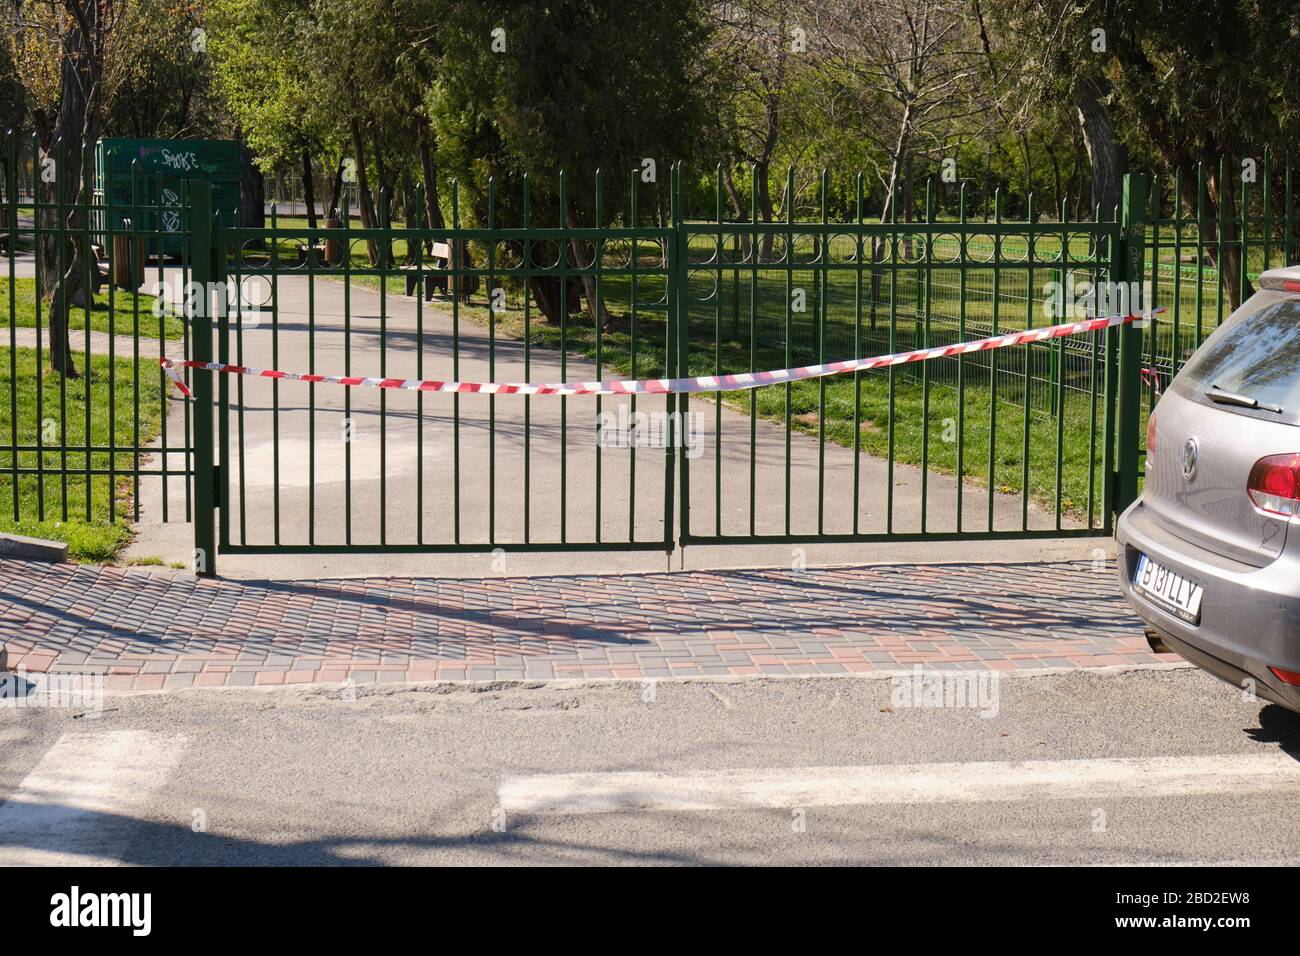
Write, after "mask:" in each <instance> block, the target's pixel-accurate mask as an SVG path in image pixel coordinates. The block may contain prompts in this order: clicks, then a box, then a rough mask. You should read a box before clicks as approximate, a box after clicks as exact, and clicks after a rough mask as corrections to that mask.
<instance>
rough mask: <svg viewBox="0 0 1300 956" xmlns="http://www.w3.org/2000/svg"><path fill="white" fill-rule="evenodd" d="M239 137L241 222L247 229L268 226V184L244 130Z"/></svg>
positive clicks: (237, 133) (240, 131) (238, 134)
mask: <svg viewBox="0 0 1300 956" xmlns="http://www.w3.org/2000/svg"><path fill="white" fill-rule="evenodd" d="M236 136H237V137H238V139H239V224H240V226H242V227H243V228H245V229H264V228H265V227H266V184H265V182H264V181H263V179H262V174H261V173H260V172H258V169H257V167H256V166H255V165H253V151H252V150H251V149H249V148H248V143H246V142H245V141H244V133H243V130H238V131H237V132H236Z"/></svg>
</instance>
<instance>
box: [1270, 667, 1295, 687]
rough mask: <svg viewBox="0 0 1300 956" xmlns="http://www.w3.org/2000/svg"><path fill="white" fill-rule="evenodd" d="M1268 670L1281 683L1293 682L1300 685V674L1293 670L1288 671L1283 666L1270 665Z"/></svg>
mask: <svg viewBox="0 0 1300 956" xmlns="http://www.w3.org/2000/svg"><path fill="white" fill-rule="evenodd" d="M1269 670H1271V671H1272V672H1273V676H1274V677H1276V678H1277V679H1278V680H1280V681H1281V682H1282V683H1284V684H1294V685H1295V686H1298V687H1300V674H1297V673H1296V672H1295V671H1289V670H1287V669H1286V668H1285V667H1270V668H1269Z"/></svg>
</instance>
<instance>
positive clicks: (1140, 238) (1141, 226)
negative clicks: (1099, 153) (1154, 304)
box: [1113, 173, 1149, 514]
mask: <svg viewBox="0 0 1300 956" xmlns="http://www.w3.org/2000/svg"><path fill="white" fill-rule="evenodd" d="M1148 183H1149V179H1148V177H1146V176H1144V175H1140V174H1137V173H1127V174H1125V176H1124V192H1123V204H1122V207H1121V208H1122V215H1121V219H1120V241H1119V247H1120V260H1119V266H1120V271H1119V273H1118V276H1117V281H1119V282H1122V283H1125V284H1126V285H1127V286H1128V287H1129V288H1132V286H1131V285H1128V284H1129V283H1135V282H1141V281H1142V275H1143V259H1144V250H1145V242H1146V223H1145V222H1144V221H1143V215H1144V213H1145V211H1146V193H1147V188H1148ZM1119 342H1120V345H1119V421H1118V440H1119V448H1118V449H1117V455H1118V463H1117V469H1118V470H1117V473H1116V478H1115V500H1114V509H1113V510H1114V513H1115V514H1119V513H1120V512H1122V511H1123V510H1124V509H1125V508H1127V507H1128V506H1129V505H1130V504H1132V503H1133V502H1134V501H1136V500H1137V494H1138V451H1139V448H1140V441H1141V439H1140V437H1139V434H1138V433H1139V431H1140V423H1141V415H1142V330H1141V329H1140V328H1138V327H1137V326H1135V325H1133V324H1129V325H1124V326H1121V327H1120V334H1119Z"/></svg>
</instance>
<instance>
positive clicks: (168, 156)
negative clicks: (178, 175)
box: [162, 149, 199, 172]
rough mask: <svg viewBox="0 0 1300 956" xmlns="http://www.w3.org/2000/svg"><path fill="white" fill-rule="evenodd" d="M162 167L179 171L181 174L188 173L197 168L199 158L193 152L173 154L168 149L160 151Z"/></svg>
mask: <svg viewBox="0 0 1300 956" xmlns="http://www.w3.org/2000/svg"><path fill="white" fill-rule="evenodd" d="M162 159H163V165H164V166H166V167H167V168H168V169H179V170H182V171H183V172H189V171H190V170H191V169H196V168H198V165H199V158H198V157H197V156H196V155H194V153H193V152H189V153H173V152H172V151H171V150H169V149H164V150H162Z"/></svg>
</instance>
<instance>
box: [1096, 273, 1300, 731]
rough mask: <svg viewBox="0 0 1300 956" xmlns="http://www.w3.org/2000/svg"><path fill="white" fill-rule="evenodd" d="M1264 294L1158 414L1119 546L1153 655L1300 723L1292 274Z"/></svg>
mask: <svg viewBox="0 0 1300 956" xmlns="http://www.w3.org/2000/svg"><path fill="white" fill-rule="evenodd" d="M1259 287H1260V291H1259V292H1257V293H1256V294H1255V295H1253V296H1251V298H1250V299H1249V300H1248V301H1247V302H1246V303H1245V304H1243V305H1242V306H1241V308H1239V309H1237V311H1236V312H1234V313H1233V314H1232V315H1231V316H1230V317H1229V318H1228V320H1227V321H1226V322H1224V323H1223V325H1222V326H1221V327H1220V328H1219V329H1218V331H1216V332H1215V333H1214V334H1213V335H1212V336H1210V338H1209V339H1207V340H1206V341H1205V343H1204V344H1203V345H1202V346H1201V348H1200V349H1199V350H1198V351H1197V352H1196V354H1195V355H1194V356H1192V358H1191V360H1190V361H1189V362H1188V363H1187V365H1186V366H1184V368H1183V370H1182V371H1181V372H1180V373H1179V374H1178V376H1177V377H1176V378H1175V379H1174V380H1173V382H1172V383H1171V384H1170V386H1169V389H1168V390H1167V392H1166V393H1165V395H1164V396H1163V397H1162V398H1161V399H1160V402H1159V403H1158V405H1157V406H1156V409H1155V411H1154V412H1153V413H1152V415H1151V419H1150V423H1149V424H1148V426H1147V462H1146V484H1145V487H1144V488H1143V491H1142V496H1141V498H1140V499H1139V500H1138V501H1137V502H1136V503H1134V505H1133V506H1132V507H1131V508H1129V509H1128V510H1127V511H1125V512H1124V514H1123V515H1121V516H1120V519H1119V523H1118V525H1117V529H1116V539H1117V541H1118V543H1119V566H1120V579H1121V583H1122V587H1123V589H1124V595H1125V597H1127V598H1128V601H1129V603H1130V604H1131V605H1132V606H1133V608H1134V609H1135V610H1136V611H1137V613H1138V614H1139V615H1140V616H1141V618H1142V620H1143V621H1144V622H1145V623H1146V624H1147V628H1148V630H1147V637H1148V639H1149V640H1150V641H1151V642H1152V646H1153V647H1158V646H1159V644H1161V643H1163V644H1164V645H1165V646H1167V647H1168V648H1169V649H1171V650H1174V651H1176V652H1178V653H1179V654H1180V655H1182V656H1183V657H1184V658H1186V659H1187V660H1189V661H1191V662H1192V663H1193V664H1196V665H1197V666H1198V667H1201V668H1203V669H1204V670H1206V671H1208V672H1210V673H1211V674H1214V675H1215V676H1217V677H1220V678H1222V679H1223V680H1226V681H1228V682H1230V683H1232V684H1236V685H1238V686H1248V687H1253V689H1254V691H1255V693H1256V694H1258V695H1259V696H1260V697H1262V698H1264V699H1266V700H1270V701H1273V702H1274V703H1278V704H1282V705H1283V706H1285V707H1289V708H1291V709H1292V710H1297V711H1300V266H1293V267H1289V268H1286V269H1274V270H1271V271H1268V272H1265V273H1264V274H1263V275H1262V276H1260V281H1259Z"/></svg>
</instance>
